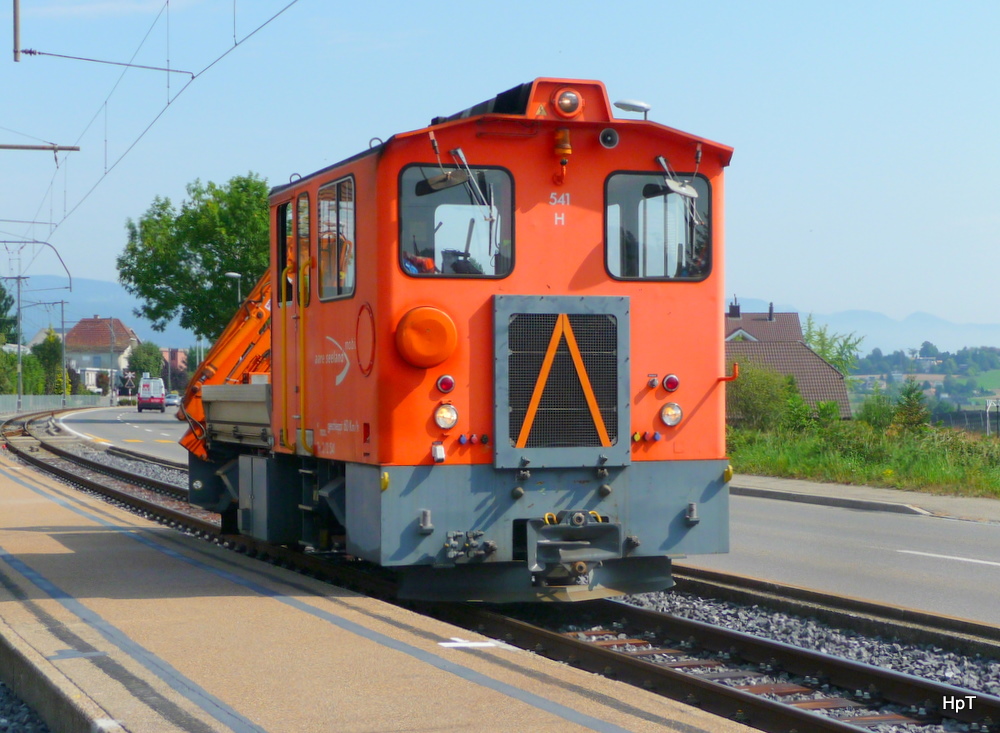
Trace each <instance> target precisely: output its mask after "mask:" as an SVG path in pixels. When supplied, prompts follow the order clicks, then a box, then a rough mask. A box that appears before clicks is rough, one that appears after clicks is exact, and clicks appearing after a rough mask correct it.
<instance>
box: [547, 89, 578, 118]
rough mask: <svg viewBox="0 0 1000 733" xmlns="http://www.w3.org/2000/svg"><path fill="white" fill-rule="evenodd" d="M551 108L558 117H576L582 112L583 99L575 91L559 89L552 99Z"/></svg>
mask: <svg viewBox="0 0 1000 733" xmlns="http://www.w3.org/2000/svg"><path fill="white" fill-rule="evenodd" d="M552 106H553V107H555V110H556V113H557V114H558V115H559V116H560V117H576V116H577V115H578V114H580V113H581V112H583V97H581V96H580V93H579V92H578V91H576V90H575V89H560V90H559V91H558V92H556V93H555V96H554V97H553V99H552Z"/></svg>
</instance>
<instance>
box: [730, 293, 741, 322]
mask: <svg viewBox="0 0 1000 733" xmlns="http://www.w3.org/2000/svg"><path fill="white" fill-rule="evenodd" d="M729 317H730V318H739V317H740V303H739V301H738V300H736V296H735V295H734V296H733V302H732V303H730V304H729Z"/></svg>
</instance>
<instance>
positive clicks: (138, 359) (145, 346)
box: [128, 341, 163, 385]
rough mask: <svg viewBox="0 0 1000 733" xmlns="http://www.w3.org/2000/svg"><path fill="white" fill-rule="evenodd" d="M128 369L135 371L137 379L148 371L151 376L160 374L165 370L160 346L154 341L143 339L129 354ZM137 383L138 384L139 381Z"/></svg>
mask: <svg viewBox="0 0 1000 733" xmlns="http://www.w3.org/2000/svg"><path fill="white" fill-rule="evenodd" d="M128 370H129V371H130V372H135V377H136V380H138V379H139V378H140V377H142V375H143V374H145V373H147V372H148V373H149V376H151V377H158V376H160V373H161V372H162V371H163V354H162V353H161V352H160V347H159V346H157V345H156V344H154V343H153V342H152V341H143V342H142V343H141V344H139V345H138V346H137V347H136V348H134V349H133V350H132V353H131V354H129V357H128ZM136 384H137V385H138V381H137V382H136Z"/></svg>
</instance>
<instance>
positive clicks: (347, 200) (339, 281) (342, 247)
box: [317, 178, 356, 300]
mask: <svg viewBox="0 0 1000 733" xmlns="http://www.w3.org/2000/svg"><path fill="white" fill-rule="evenodd" d="M355 215H356V211H355V207H354V180H353V179H352V178H345V179H344V180H341V181H334V182H332V183H327V184H326V185H324V186H322V187H320V189H319V215H318V223H317V228H318V231H317V234H318V236H319V297H320V300H330V299H332V298H343V297H347V296H350V295H353V294H354V282H355V269H354V235H355V231H354V229H355V227H354V223H355Z"/></svg>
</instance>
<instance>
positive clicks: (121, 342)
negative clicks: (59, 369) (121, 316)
mask: <svg viewBox="0 0 1000 733" xmlns="http://www.w3.org/2000/svg"><path fill="white" fill-rule="evenodd" d="M140 343H142V342H141V341H140V340H139V337H138V336H136V335H135V331H133V330H132V329H131V328H129V327H128V326H126V325H125V324H124V323H122V322H121V321H120V320H118V319H117V318H113V317H109V318H101V317H100V316H94V317H93V318H82V319H80V321H79V322H78V323H77V324H76V325H75V326H73V328H71V329H70V330H69V331H68V332H67V333H66V361H67V363H68V365H69V366H70V367H71V368H72V369H75V370H76V371H77V372H79V374H80V377H81V379H83V383H84V385H85V386H86V387H87V389H89V390H90V391H91V392H99V391H100V389H99V388H98V386H97V375H98V374H100V373H102V372H103V373H104V374H108V373H109V372H112V371H113V372H114V373H115V374H120V373H121V372H122V371H123V370H124V369H126V368H127V367H128V357H129V355H130V354H131V353H132V350H133V349H135V347H136V346H138V345H139V344H140Z"/></svg>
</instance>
